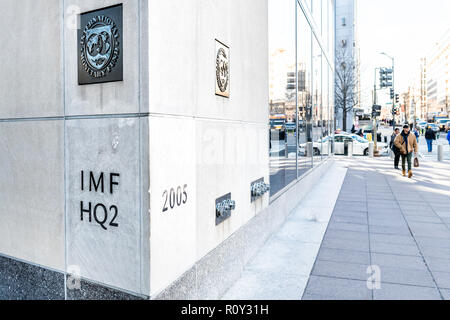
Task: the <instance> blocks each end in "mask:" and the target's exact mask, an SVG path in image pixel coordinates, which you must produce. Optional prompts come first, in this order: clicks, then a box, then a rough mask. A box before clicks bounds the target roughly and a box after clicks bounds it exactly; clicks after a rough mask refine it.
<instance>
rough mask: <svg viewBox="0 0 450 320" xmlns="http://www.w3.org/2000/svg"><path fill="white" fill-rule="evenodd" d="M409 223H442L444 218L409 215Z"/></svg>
mask: <svg viewBox="0 0 450 320" xmlns="http://www.w3.org/2000/svg"><path fill="white" fill-rule="evenodd" d="M406 220H407V221H408V223H411V222H425V223H436V224H442V220H441V219H440V218H439V217H437V216H434V217H433V216H425V217H423V216H408V217H407V218H406Z"/></svg>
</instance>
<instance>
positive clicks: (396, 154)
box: [389, 128, 400, 170]
mask: <svg viewBox="0 0 450 320" xmlns="http://www.w3.org/2000/svg"><path fill="white" fill-rule="evenodd" d="M399 134H400V129H399V128H395V131H394V132H393V133H392V136H391V143H390V144H389V147H390V148H391V150H392V152H393V153H394V169H396V170H400V168H399V167H398V164H399V163H400V150H399V149H398V148H397V147H396V146H395V144H394V141H395V138H397V136H398V135H399Z"/></svg>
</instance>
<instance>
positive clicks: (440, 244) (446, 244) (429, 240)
mask: <svg viewBox="0 0 450 320" xmlns="http://www.w3.org/2000/svg"><path fill="white" fill-rule="evenodd" d="M415 239H416V241H417V243H418V244H419V246H420V247H422V246H428V247H436V248H450V239H444V238H436V237H430V235H428V236H424V237H422V236H418V237H415Z"/></svg>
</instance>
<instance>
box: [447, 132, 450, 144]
mask: <svg viewBox="0 0 450 320" xmlns="http://www.w3.org/2000/svg"><path fill="white" fill-rule="evenodd" d="M447 141H448V145H449V146H450V130H449V131H448V133H447Z"/></svg>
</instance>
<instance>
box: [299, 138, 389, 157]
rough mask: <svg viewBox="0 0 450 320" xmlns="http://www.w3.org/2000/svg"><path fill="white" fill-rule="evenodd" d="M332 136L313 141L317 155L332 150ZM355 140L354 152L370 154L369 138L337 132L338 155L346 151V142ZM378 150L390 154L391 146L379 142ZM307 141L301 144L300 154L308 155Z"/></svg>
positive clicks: (335, 151) (325, 153)
mask: <svg viewBox="0 0 450 320" xmlns="http://www.w3.org/2000/svg"><path fill="white" fill-rule="evenodd" d="M331 139H332V137H330V136H328V137H325V138H323V139H321V140H319V141H317V142H314V143H313V150H314V151H313V152H314V155H315V156H319V155H321V154H322V155H328V153H329V150H330V147H329V146H330V141H331ZM346 142H353V154H354V155H359V156H368V155H369V143H370V142H369V140H366V139H364V138H362V137H360V136H357V135H348V134H337V135H335V136H334V153H335V154H337V155H343V154H344V153H345V152H344V151H345V150H344V148H345V143H346ZM377 147H378V152H379V153H380V154H381V155H388V154H389V147H388V145H387V144H386V143H382V142H378V143H377ZM306 153H307V152H306V143H303V144H301V145H299V155H302V156H305V155H306Z"/></svg>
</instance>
